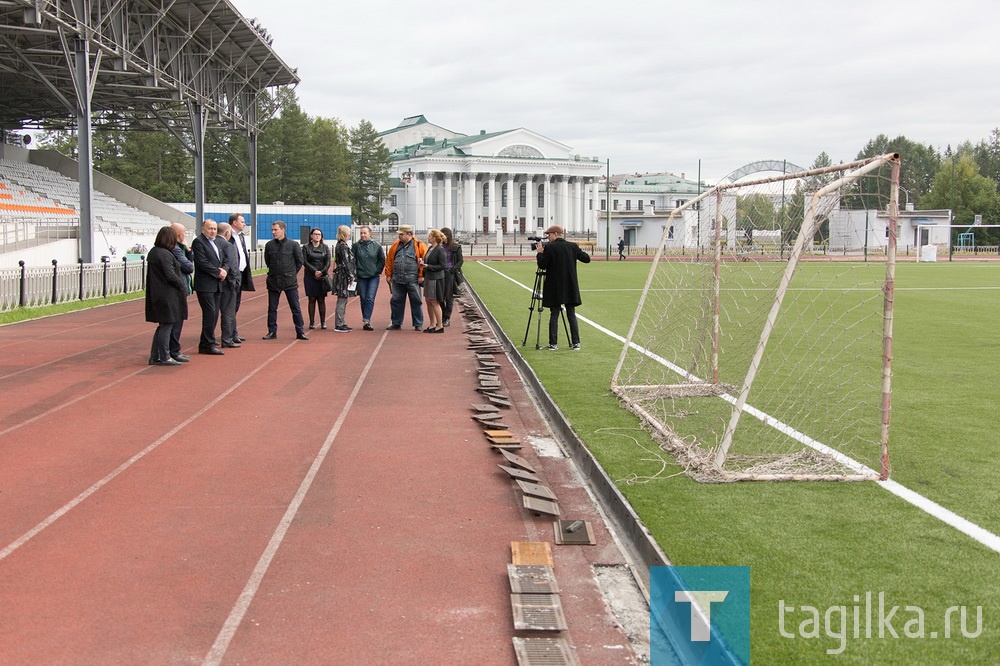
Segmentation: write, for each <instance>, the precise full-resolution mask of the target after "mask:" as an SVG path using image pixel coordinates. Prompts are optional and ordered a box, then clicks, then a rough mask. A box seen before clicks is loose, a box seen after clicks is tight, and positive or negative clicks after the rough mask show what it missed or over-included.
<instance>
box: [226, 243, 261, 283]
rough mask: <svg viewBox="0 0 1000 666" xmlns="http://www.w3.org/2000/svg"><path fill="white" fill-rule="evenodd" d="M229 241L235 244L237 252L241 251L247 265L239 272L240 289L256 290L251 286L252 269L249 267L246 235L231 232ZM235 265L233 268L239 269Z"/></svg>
mask: <svg viewBox="0 0 1000 666" xmlns="http://www.w3.org/2000/svg"><path fill="white" fill-rule="evenodd" d="M237 236H239V237H240V238H239V240H237V238H236V237H237ZM241 241H242V242H241ZM229 242H230V243H232V244H233V245H235V246H236V252H237V253H243V258H244V259H246V261H247V267H246V268H244V269H243V270H242V271H241V272H240V291H257V289H256V288H255V287H254V286H253V270H251V268H250V249H249V248H248V247H247V246H246V242H247V237H246V235H245V234H233V235H232V237H231V238H230V239H229ZM236 266H239V264H236ZM236 266H234V267H233V270H239V269H238V268H237V267H236Z"/></svg>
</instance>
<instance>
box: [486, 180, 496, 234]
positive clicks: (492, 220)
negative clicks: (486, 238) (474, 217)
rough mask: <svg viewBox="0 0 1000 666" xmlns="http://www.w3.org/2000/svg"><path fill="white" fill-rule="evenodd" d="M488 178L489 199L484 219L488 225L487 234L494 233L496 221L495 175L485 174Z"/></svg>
mask: <svg viewBox="0 0 1000 666" xmlns="http://www.w3.org/2000/svg"><path fill="white" fill-rule="evenodd" d="M486 176H487V178H489V189H488V193H489V197H490V202H489V204H487V206H486V210H487V213H486V219H487V221H488V225H487V228H486V231H487V232H491V231H496V219H497V175H496V174H495V173H489V174H486Z"/></svg>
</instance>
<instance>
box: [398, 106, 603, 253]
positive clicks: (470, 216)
mask: <svg viewBox="0 0 1000 666" xmlns="http://www.w3.org/2000/svg"><path fill="white" fill-rule="evenodd" d="M379 136H380V137H381V138H382V140H383V143H384V144H385V145H386V148H387V149H388V150H389V151H390V156H391V157H392V166H391V171H390V178H391V182H392V191H391V193H390V198H389V201H388V202H387V205H386V213H387V214H388V215H389V219H390V221H391V222H392V221H395V222H397V223H398V224H412V225H413V226H414V227H415V228H417V229H421V230H422V229H428V228H432V227H433V228H441V227H451V228H452V229H454V230H455V231H456V232H461V233H466V234H471V233H485V234H489V233H496V232H497V231H503V232H506V233H511V232H515V233H517V232H520V233H526V234H532V233H535V231H536V230H537V229H539V228H545V227H547V226H549V225H552V224H559V225H561V226H562V227H564V228H565V229H566V230H567V231H568V232H570V233H574V232H577V233H579V232H586V231H594V230H596V227H597V214H598V211H599V207H600V203H599V202H600V198H599V192H598V180H599V178H600V177H601V175H602V172H603V169H604V164H603V163H602V162H599V161H598V160H597V158H589V157H581V156H579V155H575V154H573V153H572V152H571V149H570V148H569V147H568V146H565V145H563V144H561V143H558V142H556V141H553V140H552V139H548V138H546V137H543V136H541V135H538V134H536V133H534V132H531V131H529V130H526V129H523V128H521V129H516V130H509V131H504V132H496V133H492V134H487V133H486V132H481V133H480V134H478V135H474V136H463V135H457V134H456V133H454V132H450V131H448V130H444V129H443V128H437V126H435V125H431V124H430V123H428V122H427V121H426V120H425V119H424V118H423V116H416V117H413V118H407V119H405V120H404V121H403V122H402V123H401V124H400V126H399V127H397V128H395V129H394V130H389V131H388V132H382V133H381V134H380V135H379ZM415 138H418V139H419V143H414V144H412V145H405V142H406V141H408V140H412V139H415Z"/></svg>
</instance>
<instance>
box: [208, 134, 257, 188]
mask: <svg viewBox="0 0 1000 666" xmlns="http://www.w3.org/2000/svg"><path fill="white" fill-rule="evenodd" d="M249 159H250V157H249V155H248V154H247V139H246V135H244V134H242V133H239V132H222V131H212V132H209V133H208V136H207V137H206V140H205V199H206V200H207V201H209V202H211V203H246V202H248V201H250V174H249V173H248V172H247V162H248V161H249Z"/></svg>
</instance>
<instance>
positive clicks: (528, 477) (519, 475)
mask: <svg viewBox="0 0 1000 666" xmlns="http://www.w3.org/2000/svg"><path fill="white" fill-rule="evenodd" d="M497 467H499V468H500V469H502V470H503V471H505V472H507V474H508V475H509V476H511V477H513V478H515V479H521V480H522V481H533V482H536V483H537V482H538V481H541V479H539V478H538V477H537V476H536V475H534V474H532V473H531V472H526V471H524V470H523V469H518V468H516V467H507V466H506V465H497Z"/></svg>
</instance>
